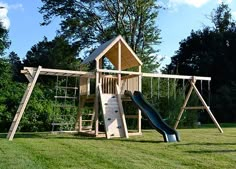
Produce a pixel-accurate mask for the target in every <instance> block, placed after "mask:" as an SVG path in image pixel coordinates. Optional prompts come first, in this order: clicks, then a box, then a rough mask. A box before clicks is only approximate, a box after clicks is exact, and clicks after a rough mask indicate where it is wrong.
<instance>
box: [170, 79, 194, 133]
mask: <svg viewBox="0 0 236 169" xmlns="http://www.w3.org/2000/svg"><path fill="white" fill-rule="evenodd" d="M195 83H196V80H194V81H193V84H195ZM192 91H193V85H191V87H190V89H189V91H188V94H187V96H186V98H185V101H184V104H183V106H182V108H181V110H180V112H179V115H178V117H177V121H176V123H175V125H174V128H175V129H177V127H178V124H179V121H180V119H181V117H182V115H183V112H184V108H185V107H186V105H187V103H188V100H189V98H190V96H191V93H192Z"/></svg>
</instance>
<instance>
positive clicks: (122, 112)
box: [116, 85, 129, 138]
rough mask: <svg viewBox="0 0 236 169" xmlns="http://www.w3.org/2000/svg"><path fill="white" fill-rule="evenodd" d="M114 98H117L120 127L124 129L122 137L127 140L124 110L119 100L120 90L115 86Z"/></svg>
mask: <svg viewBox="0 0 236 169" xmlns="http://www.w3.org/2000/svg"><path fill="white" fill-rule="evenodd" d="M116 96H117V102H118V106H119V112H120V117H121V119H122V120H121V121H122V125H123V128H124V136H125V137H126V138H129V134H128V129H127V125H126V120H125V114H124V109H123V105H122V100H121V96H120V88H119V86H118V85H116Z"/></svg>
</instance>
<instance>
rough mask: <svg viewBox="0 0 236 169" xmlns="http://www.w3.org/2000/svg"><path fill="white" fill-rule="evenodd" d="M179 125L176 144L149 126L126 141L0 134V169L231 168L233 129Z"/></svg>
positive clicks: (235, 158) (235, 160) (235, 163)
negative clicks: (10, 136) (178, 140)
mask: <svg viewBox="0 0 236 169" xmlns="http://www.w3.org/2000/svg"><path fill="white" fill-rule="evenodd" d="M223 130H224V134H221V133H219V132H218V130H217V129H216V128H200V129H180V130H178V131H179V133H180V136H181V142H178V143H164V142H163V138H162V137H161V135H160V134H159V133H157V132H156V131H154V130H146V131H143V135H142V136H133V137H131V138H130V139H112V140H106V139H103V138H88V137H83V136H73V135H66V134H58V135H53V134H49V133H31V134H17V135H16V137H15V139H14V140H13V141H11V142H10V141H8V140H7V139H6V138H5V136H6V134H1V135H0V137H1V138H0V169H12V168H14V169H27V168H29V169H48V168H53V169H54V168H56V169H60V168H76V169H78V168H82V169H93V168H100V169H106V168H112V169H116V168H120V169H125V168H127V169H138V168H141V169H148V168H152V169H153V168H163V169H169V168H173V169H177V168H178V169H181V168H191V169H192V168H209V169H214V168H219V169H223V168H227V169H231V168H232V169H233V168H236V128H235V127H225V128H223Z"/></svg>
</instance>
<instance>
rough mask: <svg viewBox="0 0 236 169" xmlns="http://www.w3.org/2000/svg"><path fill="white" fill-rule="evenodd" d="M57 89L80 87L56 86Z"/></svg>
mask: <svg viewBox="0 0 236 169" xmlns="http://www.w3.org/2000/svg"><path fill="white" fill-rule="evenodd" d="M56 88H60V89H78V87H65V86H56Z"/></svg>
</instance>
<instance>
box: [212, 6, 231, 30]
mask: <svg viewBox="0 0 236 169" xmlns="http://www.w3.org/2000/svg"><path fill="white" fill-rule="evenodd" d="M211 21H212V23H214V25H215V29H216V31H218V32H225V31H228V30H230V29H233V28H234V29H235V23H234V22H233V20H232V14H231V9H230V8H229V6H228V5H227V4H224V3H222V4H220V5H219V6H218V8H217V9H213V11H212V12H211Z"/></svg>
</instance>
